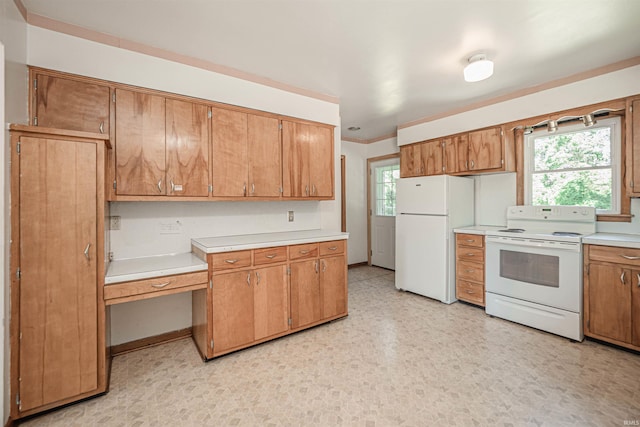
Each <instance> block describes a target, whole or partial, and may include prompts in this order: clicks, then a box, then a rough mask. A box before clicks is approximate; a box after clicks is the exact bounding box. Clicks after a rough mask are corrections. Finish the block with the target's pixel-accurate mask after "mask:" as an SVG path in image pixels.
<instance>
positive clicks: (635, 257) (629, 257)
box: [620, 255, 640, 260]
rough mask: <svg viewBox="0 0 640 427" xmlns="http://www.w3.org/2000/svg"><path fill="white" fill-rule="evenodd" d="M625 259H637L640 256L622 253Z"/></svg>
mask: <svg viewBox="0 0 640 427" xmlns="http://www.w3.org/2000/svg"><path fill="white" fill-rule="evenodd" d="M620 256H621V257H622V258H624V259H630V260H636V259H640V256H629V255H620Z"/></svg>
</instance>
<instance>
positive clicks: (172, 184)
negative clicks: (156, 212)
mask: <svg viewBox="0 0 640 427" xmlns="http://www.w3.org/2000/svg"><path fill="white" fill-rule="evenodd" d="M165 102H166V122H167V130H166V160H167V165H166V166H167V171H166V183H167V194H168V195H171V196H207V195H208V194H209V122H208V119H207V114H208V110H209V108H208V107H207V106H206V105H202V104H194V103H192V102H184V101H178V100H174V99H167V100H166V101H165Z"/></svg>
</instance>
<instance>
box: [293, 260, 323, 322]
mask: <svg viewBox="0 0 640 427" xmlns="http://www.w3.org/2000/svg"><path fill="white" fill-rule="evenodd" d="M319 267H320V266H319V261H318V260H317V259H312V260H309V261H301V262H294V263H291V328H292V329H296V328H299V327H301V326H305V325H308V324H310V323H314V322H317V321H319V320H320V319H321V317H322V308H321V307H320V278H319V277H318V276H319Z"/></svg>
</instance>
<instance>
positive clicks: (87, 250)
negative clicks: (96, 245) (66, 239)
mask: <svg viewBox="0 0 640 427" xmlns="http://www.w3.org/2000/svg"><path fill="white" fill-rule="evenodd" d="M90 247H91V243H87V247H86V248H84V252H83V253H84V257H85V258H86V259H87V260H89V261H91V256H89V248H90Z"/></svg>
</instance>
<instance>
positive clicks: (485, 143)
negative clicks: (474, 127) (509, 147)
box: [469, 128, 502, 171]
mask: <svg viewBox="0 0 640 427" xmlns="http://www.w3.org/2000/svg"><path fill="white" fill-rule="evenodd" d="M501 167H502V134H501V131H500V128H491V129H484V130H478V131H475V132H469V170H474V171H478V170H484V169H499V168H501Z"/></svg>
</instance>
